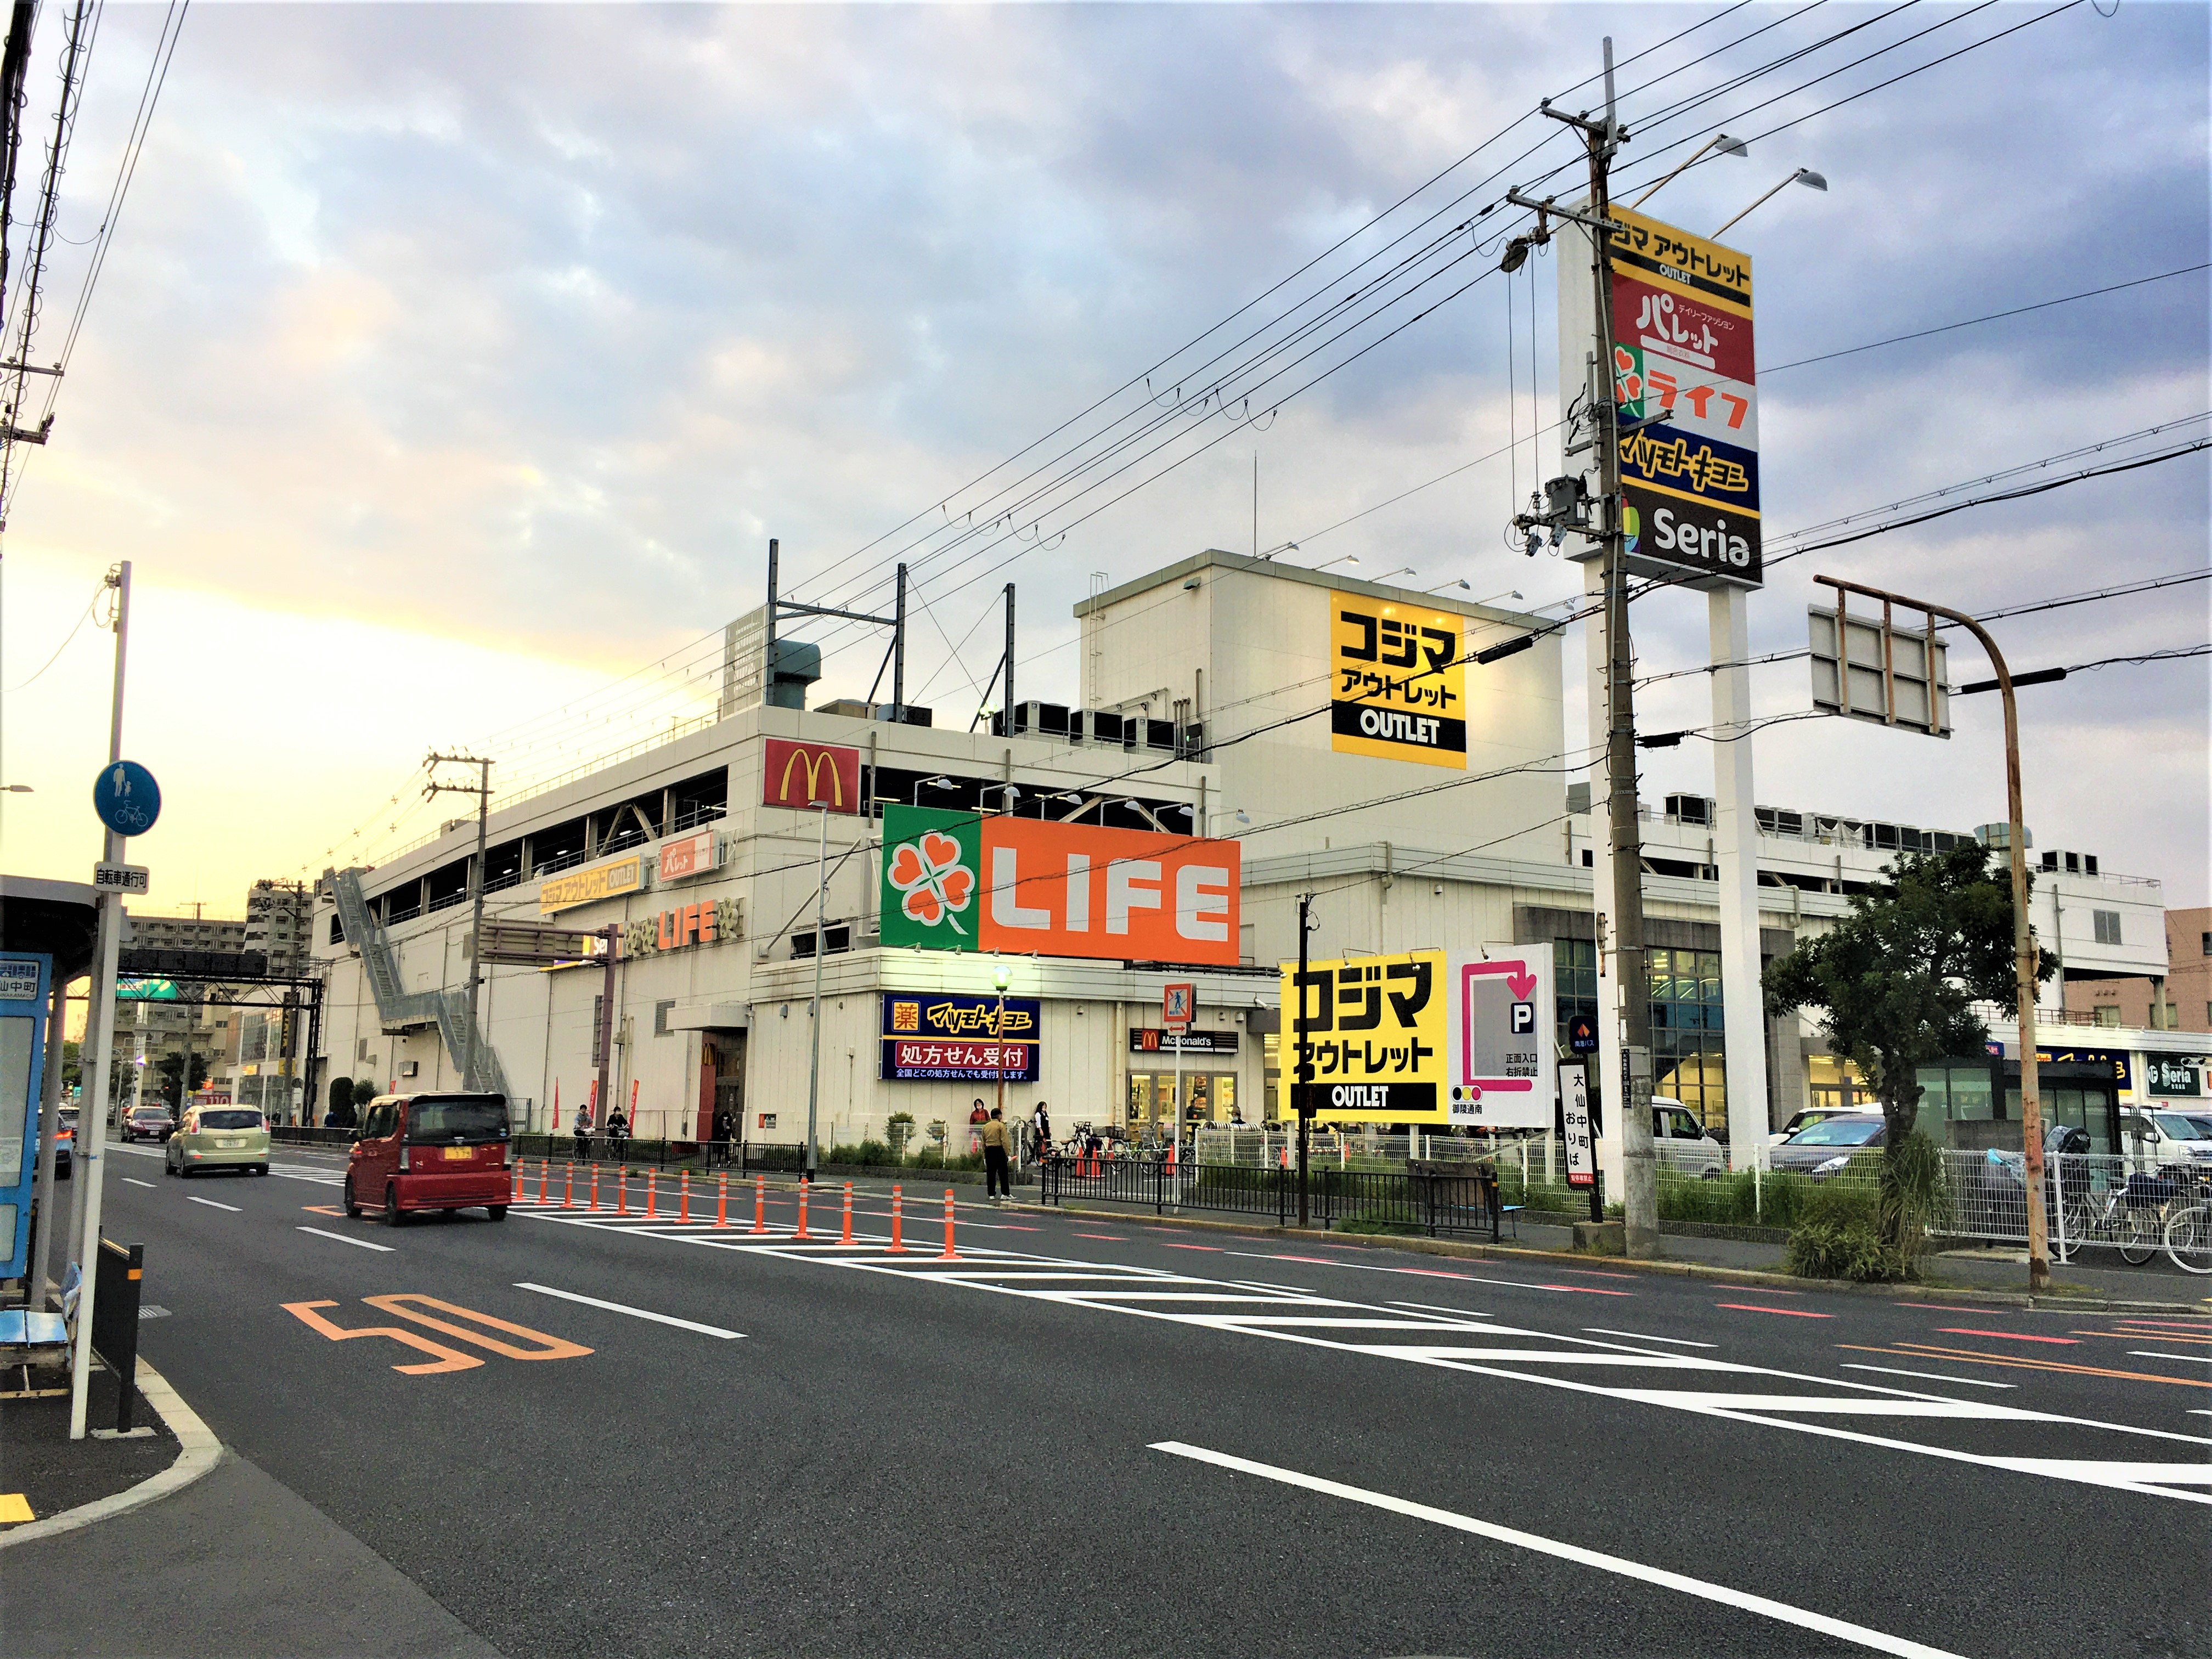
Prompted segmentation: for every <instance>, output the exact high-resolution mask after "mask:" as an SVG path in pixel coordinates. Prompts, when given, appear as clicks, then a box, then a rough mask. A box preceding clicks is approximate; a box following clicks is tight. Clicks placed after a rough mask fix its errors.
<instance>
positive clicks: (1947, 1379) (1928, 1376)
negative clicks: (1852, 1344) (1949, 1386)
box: [1844, 1360, 2020, 1389]
mask: <svg viewBox="0 0 2212 1659" xmlns="http://www.w3.org/2000/svg"><path fill="white" fill-rule="evenodd" d="M1844 1370H1847V1371H1880V1372H1881V1374H1882V1375H1883V1376H1917V1377H1918V1378H1920V1379H1921V1380H1922V1381H1923V1382H1926V1383H1960V1384H1961V1385H1963V1386H1965V1387H1966V1388H1969V1389H2016V1388H2018V1387H2019V1386H2020V1384H2019V1383H1991V1382H1989V1381H1987V1380H1986V1379H1984V1378H1982V1377H1978V1376H1944V1375H1943V1373H1942V1372H1941V1371H1901V1370H1898V1369H1897V1367H1896V1366H1894V1365H1855V1364H1851V1363H1850V1361H1849V1360H1845V1361H1844Z"/></svg>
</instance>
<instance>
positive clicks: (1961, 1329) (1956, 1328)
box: [1936, 1325, 2081, 1348]
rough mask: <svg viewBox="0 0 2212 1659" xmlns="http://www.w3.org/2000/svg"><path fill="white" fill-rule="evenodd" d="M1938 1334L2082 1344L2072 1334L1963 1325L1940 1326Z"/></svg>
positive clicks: (2070, 1346) (2062, 1345)
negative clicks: (2033, 1334) (2058, 1334)
mask: <svg viewBox="0 0 2212 1659" xmlns="http://www.w3.org/2000/svg"><path fill="white" fill-rule="evenodd" d="M1936 1335H1938V1336H2001V1337H2003V1338H2005V1339H2006V1340H2008V1341H2013V1342H2052V1343H2056V1344H2057V1346H2060V1347H2062V1348H2078V1347H2080V1346H2081V1344H2080V1343H2079V1342H2076V1341H2075V1340H2074V1339H2073V1338H2072V1337H2070V1336H2030V1335H2028V1334H2027V1333H2026V1332H2024V1331H1976V1330H1969V1329H1967V1328H1966V1327H1965V1326H1963V1325H1943V1326H1939V1327H1938V1328H1937V1329H1936Z"/></svg>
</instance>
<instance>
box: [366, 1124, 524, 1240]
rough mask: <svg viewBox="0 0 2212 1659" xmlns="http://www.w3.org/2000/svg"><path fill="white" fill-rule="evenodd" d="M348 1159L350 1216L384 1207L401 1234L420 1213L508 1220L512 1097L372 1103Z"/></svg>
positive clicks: (388, 1222) (511, 1181) (389, 1222)
mask: <svg viewBox="0 0 2212 1659" xmlns="http://www.w3.org/2000/svg"><path fill="white" fill-rule="evenodd" d="M353 1139H354V1145H353V1151H352V1152H351V1154H350V1155H349V1157H348V1158H347V1160H346V1173H345V1209H346V1213H347V1214H348V1215H352V1216H357V1215H359V1214H360V1213H361V1212H362V1211H363V1210H365V1209H370V1208H380V1209H381V1210H382V1211H383V1212H384V1219H385V1224H386V1225H387V1226H392V1227H396V1226H398V1225H399V1222H400V1218H402V1217H403V1216H405V1215H409V1214H411V1213H413V1212H416V1211H418V1210H465V1209H469V1208H471V1207H473V1206H483V1208H484V1209H485V1210H486V1211H488V1212H490V1215H491V1218H492V1219H493V1220H494V1221H504V1220H506V1219H507V1200H508V1199H509V1198H510V1197H512V1196H513V1191H514V1173H513V1169H512V1168H511V1167H510V1166H509V1164H508V1163H507V1097H506V1096H504V1095H490V1094H466V1095H464V1094H450V1095H383V1096H380V1097H378V1098H377V1099H374V1100H372V1101H371V1102H369V1103H368V1113H367V1115H366V1116H365V1117H364V1118H363V1119H362V1127H361V1128H360V1131H359V1132H358V1133H356V1134H355V1136H354V1138H353Z"/></svg>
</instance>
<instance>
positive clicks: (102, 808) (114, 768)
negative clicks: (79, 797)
mask: <svg viewBox="0 0 2212 1659" xmlns="http://www.w3.org/2000/svg"><path fill="white" fill-rule="evenodd" d="M92 810H93V811H95V812H97V813H99V814H100V822H101V823H104V824H106V826H107V827H108V828H109V829H112V830H113V831H114V832H115V833H116V834H117V835H118V836H143V835H144V834H145V833H146V832H147V831H148V830H149V829H152V828H153V827H154V820H155V819H156V818H158V817H161V785H160V784H158V783H156V782H155V781H154V775H153V774H152V773H151V772H149V771H148V770H147V769H145V768H144V767H143V766H141V765H139V764H138V763H137V761H116V762H114V763H112V764H111V765H107V766H103V767H101V768H100V775H99V776H98V777H97V778H95V779H94V781H93V785H92Z"/></svg>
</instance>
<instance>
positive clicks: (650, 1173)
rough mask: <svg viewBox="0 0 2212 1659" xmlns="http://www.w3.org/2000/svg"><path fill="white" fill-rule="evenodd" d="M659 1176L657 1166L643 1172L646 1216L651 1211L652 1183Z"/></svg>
mask: <svg viewBox="0 0 2212 1659" xmlns="http://www.w3.org/2000/svg"><path fill="white" fill-rule="evenodd" d="M659 1176H660V1171H659V1169H657V1168H656V1169H651V1170H647V1171H646V1172H645V1212H646V1214H647V1215H648V1216H650V1215H652V1214H653V1183H654V1182H656V1181H658V1180H659Z"/></svg>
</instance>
